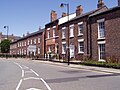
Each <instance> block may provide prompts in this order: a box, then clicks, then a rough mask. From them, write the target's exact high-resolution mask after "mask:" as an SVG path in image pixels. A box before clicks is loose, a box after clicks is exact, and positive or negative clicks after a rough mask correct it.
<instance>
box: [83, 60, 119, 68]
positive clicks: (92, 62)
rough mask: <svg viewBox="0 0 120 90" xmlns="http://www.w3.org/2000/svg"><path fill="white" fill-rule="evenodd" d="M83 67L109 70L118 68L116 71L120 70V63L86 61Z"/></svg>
mask: <svg viewBox="0 0 120 90" xmlns="http://www.w3.org/2000/svg"><path fill="white" fill-rule="evenodd" d="M81 64H82V65H88V66H97V67H107V68H116V69H120V64H118V63H108V62H107V63H106V62H98V61H92V60H88V61H84V62H81Z"/></svg>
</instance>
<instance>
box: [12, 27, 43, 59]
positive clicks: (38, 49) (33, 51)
mask: <svg viewBox="0 0 120 90" xmlns="http://www.w3.org/2000/svg"><path fill="white" fill-rule="evenodd" d="M10 54H12V55H13V54H14V55H23V56H27V57H28V56H29V57H31V56H32V55H34V56H36V57H37V58H43V57H44V29H42V30H41V29H39V31H37V32H34V33H31V34H27V35H26V36H24V37H22V38H20V39H18V40H17V41H15V42H12V43H11V46H10Z"/></svg>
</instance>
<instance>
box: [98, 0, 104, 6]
mask: <svg viewBox="0 0 120 90" xmlns="http://www.w3.org/2000/svg"><path fill="white" fill-rule="evenodd" d="M103 6H104V2H103V0H98V4H97V8H102V7H103Z"/></svg>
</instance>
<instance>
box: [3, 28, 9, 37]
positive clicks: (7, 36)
mask: <svg viewBox="0 0 120 90" xmlns="http://www.w3.org/2000/svg"><path fill="white" fill-rule="evenodd" d="M4 28H6V29H7V39H8V31H9V26H4Z"/></svg>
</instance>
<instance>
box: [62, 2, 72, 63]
mask: <svg viewBox="0 0 120 90" xmlns="http://www.w3.org/2000/svg"><path fill="white" fill-rule="evenodd" d="M64 6H66V7H67V18H68V22H69V4H68V3H67V4H65V3H61V5H60V7H62V8H63V7H64ZM67 38H68V43H67V59H68V65H69V64H70V47H69V24H68V34H67Z"/></svg>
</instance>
